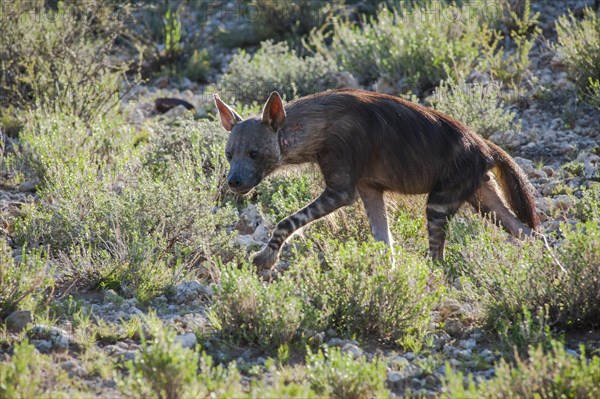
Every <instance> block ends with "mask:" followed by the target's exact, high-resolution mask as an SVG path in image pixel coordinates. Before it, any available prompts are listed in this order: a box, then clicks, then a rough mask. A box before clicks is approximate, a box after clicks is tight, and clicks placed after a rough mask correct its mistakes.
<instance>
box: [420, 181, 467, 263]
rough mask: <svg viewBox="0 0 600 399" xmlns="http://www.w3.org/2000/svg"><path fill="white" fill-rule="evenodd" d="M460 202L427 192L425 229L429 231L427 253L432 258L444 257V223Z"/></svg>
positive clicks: (446, 222) (458, 206)
mask: <svg viewBox="0 0 600 399" xmlns="http://www.w3.org/2000/svg"><path fill="white" fill-rule="evenodd" d="M461 204H462V202H460V201H456V200H455V198H452V197H451V196H444V195H440V194H436V193H431V194H429V198H428V199H427V209H426V215H427V231H428V233H429V254H430V255H431V257H432V258H433V259H434V260H437V259H443V258H444V244H445V242H446V225H447V224H448V221H449V220H450V218H451V217H452V216H453V215H454V214H455V213H456V211H457V210H458V208H460V206H461Z"/></svg>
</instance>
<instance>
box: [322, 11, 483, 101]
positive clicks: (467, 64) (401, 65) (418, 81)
mask: <svg viewBox="0 0 600 399" xmlns="http://www.w3.org/2000/svg"><path fill="white" fill-rule="evenodd" d="M402 4H403V5H405V6H406V7H404V8H400V7H397V8H396V9H393V10H390V9H389V8H382V9H381V10H380V11H379V12H378V13H377V16H376V17H370V18H369V19H368V20H367V21H366V23H364V24H363V26H357V25H354V24H352V23H350V22H345V21H342V20H340V19H336V20H334V22H333V36H332V39H331V46H330V47H326V46H325V45H324V43H325V42H326V35H324V34H323V33H321V32H318V31H316V32H314V34H313V36H312V37H311V39H310V45H311V46H313V47H315V48H316V49H317V51H318V52H319V53H320V54H323V55H324V56H326V57H327V58H328V59H332V60H334V61H335V62H336V63H338V64H339V65H340V66H341V68H342V69H344V70H347V71H349V72H351V73H352V74H354V75H355V76H357V77H358V78H359V79H361V80H362V81H365V82H369V81H374V80H376V79H378V78H379V77H384V78H388V79H390V80H391V81H394V82H397V81H398V80H400V81H401V82H402V83H403V84H405V85H408V86H409V87H410V88H411V89H413V88H414V89H416V90H414V89H413V91H415V92H420V91H421V90H425V89H429V88H431V87H432V86H435V85H436V84H437V83H438V82H439V81H441V80H444V79H448V78H455V79H458V78H461V77H464V76H466V75H467V74H468V73H470V72H471V70H472V68H473V67H474V66H475V65H476V63H477V59H478V57H479V55H480V50H481V49H482V46H483V43H484V41H485V40H487V38H489V37H490V35H491V32H490V30H489V28H488V24H489V23H492V22H493V17H494V16H492V15H489V16H485V15H484V13H483V10H479V9H477V7H476V5H474V4H471V3H469V4H468V5H465V6H458V5H453V4H446V3H441V2H433V1H432V2H425V3H423V4H421V5H409V4H408V3H402ZM454 18H457V19H458V20H457V21H454ZM488 18H490V20H488Z"/></svg>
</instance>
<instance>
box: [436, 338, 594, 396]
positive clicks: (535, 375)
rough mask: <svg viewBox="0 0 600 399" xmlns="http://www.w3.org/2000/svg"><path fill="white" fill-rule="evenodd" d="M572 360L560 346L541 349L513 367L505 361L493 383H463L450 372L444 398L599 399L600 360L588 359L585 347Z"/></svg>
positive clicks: (532, 350)
mask: <svg viewBox="0 0 600 399" xmlns="http://www.w3.org/2000/svg"><path fill="white" fill-rule="evenodd" d="M581 350H582V353H581V355H579V356H573V355H571V354H569V353H567V351H566V350H565V348H564V346H563V345H562V344H560V343H558V342H553V344H552V350H550V351H549V352H548V353H546V351H544V350H542V348H540V347H538V348H537V349H534V348H533V347H532V348H531V349H530V350H529V355H528V356H527V358H526V359H521V358H517V360H516V364H515V365H514V366H513V365H510V364H508V363H507V362H505V361H504V360H502V361H500V364H499V365H498V366H497V367H496V368H495V371H496V375H495V377H494V378H492V379H491V380H486V381H477V382H476V381H474V380H473V378H472V377H471V376H469V378H468V379H467V381H466V382H465V381H464V375H463V374H462V373H461V372H454V371H451V369H450V367H448V368H447V372H446V379H445V381H444V388H443V389H444V394H443V395H442V397H444V398H513V397H518V398H597V397H598V396H599V395H600V357H598V356H593V357H592V358H591V359H588V358H587V357H586V355H585V351H584V350H583V347H582V348H581Z"/></svg>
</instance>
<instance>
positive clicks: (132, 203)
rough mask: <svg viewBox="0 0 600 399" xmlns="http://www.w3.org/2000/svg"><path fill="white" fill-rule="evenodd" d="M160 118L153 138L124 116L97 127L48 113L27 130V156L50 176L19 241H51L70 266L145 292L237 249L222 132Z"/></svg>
mask: <svg viewBox="0 0 600 399" xmlns="http://www.w3.org/2000/svg"><path fill="white" fill-rule="evenodd" d="M153 127H154V129H155V130H154V132H153V133H154V135H152V136H151V137H150V138H149V142H148V144H147V145H139V143H138V142H137V133H135V130H134V129H133V128H131V127H130V126H126V125H124V124H121V123H120V121H119V119H118V118H113V119H112V120H108V119H100V120H98V121H96V122H95V123H94V124H92V125H91V126H90V127H89V129H88V128H86V127H85V125H84V124H83V122H82V121H80V120H78V119H77V118H69V117H59V116H55V115H45V116H44V117H41V116H40V117H39V118H36V119H33V120H31V121H29V123H28V125H27V126H26V127H25V129H24V132H23V135H22V136H23V137H22V140H23V144H24V148H25V150H24V153H23V157H24V158H26V159H27V160H28V162H29V163H30V164H31V165H34V166H35V169H36V170H37V171H38V172H37V173H38V174H39V175H40V176H41V177H42V180H43V182H44V183H43V186H42V187H41V188H40V189H39V191H38V194H39V196H40V201H39V203H36V204H35V205H33V206H32V207H30V208H27V209H25V212H24V216H23V218H22V219H21V220H20V221H19V222H18V223H17V225H16V240H17V242H19V243H25V242H27V243H30V245H44V246H48V247H49V250H50V253H51V254H52V255H54V256H60V257H61V260H62V263H63V264H65V265H67V266H68V267H67V271H66V276H67V277H68V278H72V279H75V280H80V282H83V283H84V284H85V285H88V286H98V285H100V286H102V287H104V288H114V289H117V290H118V291H120V293H122V294H124V295H126V296H130V295H133V296H136V297H137V298H138V299H140V300H146V299H149V298H150V297H152V296H153V295H156V294H159V293H160V292H161V291H162V290H164V289H165V288H167V287H168V285H170V284H171V283H172V282H173V279H174V278H176V277H177V276H180V275H181V274H182V273H184V272H185V271H186V270H187V269H189V268H190V267H191V266H194V265H196V264H198V262H201V261H203V260H206V259H210V258H211V257H212V256H222V257H225V258H229V259H230V258H231V257H232V256H233V251H230V250H231V248H232V247H231V246H232V243H231V241H230V238H229V233H228V232H227V231H226V230H225V228H226V226H229V225H231V224H233V222H234V217H235V212H234V210H233V209H232V208H231V207H230V206H228V205H224V206H219V202H218V201H219V199H220V194H219V193H220V188H221V186H222V182H221V179H222V176H223V171H224V167H225V166H224V165H225V164H224V161H223V156H222V152H223V151H222V137H221V138H217V137H216V136H214V134H213V132H214V131H216V130H217V129H214V126H213V124H211V123H204V124H203V123H200V124H192V123H191V122H189V121H188V122H185V121H184V122H179V123H178V124H175V125H172V126H170V127H164V128H161V127H159V126H153Z"/></svg>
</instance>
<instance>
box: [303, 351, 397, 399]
mask: <svg viewBox="0 0 600 399" xmlns="http://www.w3.org/2000/svg"><path fill="white" fill-rule="evenodd" d="M306 367H307V369H308V380H309V382H310V385H311V387H312V388H313V389H314V390H315V391H316V392H317V393H318V394H319V395H320V396H323V395H324V396H327V397H332V398H348V399H363V398H364V399H366V398H373V397H384V396H388V395H389V391H387V389H386V388H385V380H386V376H387V371H386V365H385V363H384V362H381V361H379V360H378V359H375V360H374V361H372V362H369V361H367V359H366V358H365V357H364V356H361V357H358V358H354V356H353V355H352V354H351V353H344V352H342V351H341V350H340V349H339V348H325V350H324V351H318V352H317V353H314V354H313V353H310V352H309V354H308V355H307V357H306Z"/></svg>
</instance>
